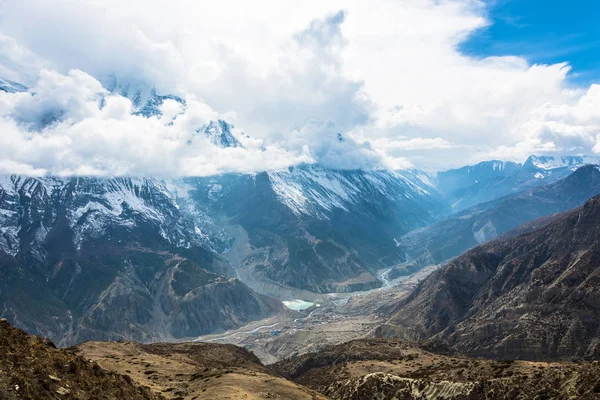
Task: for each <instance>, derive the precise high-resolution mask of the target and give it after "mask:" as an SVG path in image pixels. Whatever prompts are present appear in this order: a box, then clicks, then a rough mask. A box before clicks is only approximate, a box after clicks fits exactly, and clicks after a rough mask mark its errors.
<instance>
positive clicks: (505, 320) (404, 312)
mask: <svg viewBox="0 0 600 400" xmlns="http://www.w3.org/2000/svg"><path fill="white" fill-rule="evenodd" d="M542 225H543V224H542ZM599 237H600V197H595V198H593V199H591V200H589V201H588V202H587V203H586V204H585V205H584V206H583V207H582V208H578V209H575V210H573V211H570V212H567V213H565V214H563V215H562V216H559V217H557V218H556V219H555V220H554V221H553V222H550V223H549V224H547V225H545V226H542V227H541V228H539V229H535V230H533V231H531V232H529V233H525V234H522V235H518V236H515V237H510V235H509V237H508V238H504V239H501V240H497V241H495V242H492V243H489V244H486V245H482V246H479V247H477V248H475V249H473V250H471V251H469V252H467V253H465V254H463V255H462V256H460V257H458V258H456V259H455V260H453V261H451V262H450V263H448V265H447V266H445V267H444V268H442V269H440V270H438V271H436V272H434V273H433V274H432V275H431V276H429V277H428V278H427V279H426V280H425V281H423V282H422V283H421V284H420V285H419V286H418V287H417V288H416V289H415V290H414V291H413V292H412V293H411V295H410V296H408V297H407V298H406V299H405V300H403V301H401V302H400V304H399V305H398V306H397V308H396V310H395V313H394V315H393V317H392V318H391V319H390V321H389V324H390V325H394V326H395V327H396V328H395V329H393V330H390V329H387V330H381V331H380V334H382V335H387V336H400V337H403V338H407V339H411V340H419V339H424V338H429V337H437V338H442V339H444V340H446V341H448V343H449V344H451V345H453V346H455V347H456V348H457V349H458V350H459V351H461V352H463V353H466V354H470V355H475V356H482V357H493V358H507V359H508V358H516V359H529V360H541V359H546V360H560V359H562V360H569V359H590V360H591V359H598V357H600V268H599V267H600V241H599V239H598V238H599ZM392 331H393V333H391V332H392Z"/></svg>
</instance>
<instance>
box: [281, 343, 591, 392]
mask: <svg viewBox="0 0 600 400" xmlns="http://www.w3.org/2000/svg"><path fill="white" fill-rule="evenodd" d="M434 351H435V352H434ZM272 368H273V369H275V370H276V371H279V372H281V373H283V374H286V375H287V376H289V377H290V378H291V379H293V380H294V381H295V382H298V383H300V384H302V385H305V386H308V387H310V388H312V389H315V390H318V391H319V392H321V393H323V394H325V395H327V396H329V397H330V398H332V399H344V400H354V399H356V400H359V399H447V400H448V399H465V400H466V399H469V400H477V399H507V400H508V399H598V398H600V364H598V362H597V361H595V362H593V363H582V364H577V363H564V362H563V363H547V362H529V361H492V360H485V359H476V358H467V357H462V356H460V355H455V354H452V352H450V351H449V349H448V348H446V347H445V346H444V345H443V344H442V343H440V342H435V341H433V342H432V341H429V342H425V343H421V344H418V345H417V344H414V343H408V342H405V341H402V340H384V339H363V340H356V341H352V342H348V343H344V344H342V345H338V346H333V347H330V348H329V349H327V350H322V351H320V352H317V353H311V354H305V355H303V356H300V357H296V358H290V359H287V360H284V361H281V362H279V363H277V364H275V365H273V366H272Z"/></svg>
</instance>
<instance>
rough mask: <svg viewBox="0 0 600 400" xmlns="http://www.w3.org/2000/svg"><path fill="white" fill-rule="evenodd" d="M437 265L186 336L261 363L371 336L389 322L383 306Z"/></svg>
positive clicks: (408, 291)
mask: <svg viewBox="0 0 600 400" xmlns="http://www.w3.org/2000/svg"><path fill="white" fill-rule="evenodd" d="M438 268H439V266H437V265H432V266H429V267H425V268H423V269H422V270H420V271H419V272H416V273H413V274H411V275H409V276H403V277H399V278H396V279H395V280H388V281H387V285H385V284H384V285H383V286H382V287H381V288H378V289H373V290H369V291H361V292H353V293H343V294H342V293H329V294H326V295H321V296H318V298H314V299H313V300H314V301H318V302H319V303H315V304H314V305H312V306H311V307H308V308H306V309H304V310H301V311H293V310H288V311H287V312H285V313H282V314H279V315H275V316H272V317H269V318H266V319H263V320H260V321H253V322H252V323H250V324H247V325H245V326H243V327H240V328H239V329H234V330H229V331H227V332H225V333H223V334H212V335H204V336H200V337H198V338H195V339H193V338H187V339H185V340H194V341H199V342H209V343H221V344H225V343H227V344H234V345H236V346H240V347H243V348H245V349H248V350H250V351H252V352H253V353H254V354H256V355H257V356H258V358H259V359H260V360H261V361H262V362H263V363H265V364H271V363H274V362H277V361H280V360H282V359H284V358H287V357H291V356H297V355H301V354H305V353H308V352H314V351H318V350H320V349H322V348H325V347H327V346H331V345H337V344H341V343H344V342H347V341H350V340H354V339H359V338H364V337H368V336H372V335H373V334H374V332H375V329H376V328H377V327H379V326H380V325H382V324H384V323H385V322H386V320H387V318H386V315H385V314H383V313H382V312H380V311H379V310H380V309H386V308H391V307H393V306H394V305H395V304H397V303H398V302H399V301H400V300H401V299H402V298H404V297H405V296H406V295H407V294H408V293H410V291H411V290H413V289H414V288H415V287H416V286H417V285H418V283H419V282H421V281H422V280H423V279H425V278H426V277H427V276H428V275H429V274H431V273H432V272H433V271H435V270H437V269H438ZM388 272H389V269H385V270H382V271H380V272H379V276H382V275H385V274H387V273H388ZM384 282H385V281H384Z"/></svg>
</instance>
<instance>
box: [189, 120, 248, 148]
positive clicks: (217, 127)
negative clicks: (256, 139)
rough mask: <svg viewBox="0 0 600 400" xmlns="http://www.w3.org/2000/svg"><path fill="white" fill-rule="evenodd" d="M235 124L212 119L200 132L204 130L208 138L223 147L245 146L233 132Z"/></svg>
mask: <svg viewBox="0 0 600 400" xmlns="http://www.w3.org/2000/svg"><path fill="white" fill-rule="evenodd" d="M232 130H233V125H231V124H228V123H227V122H225V121H223V120H221V119H220V120H218V121H210V123H209V124H208V125H206V126H205V127H202V128H200V129H199V130H198V132H203V133H204V134H205V135H206V137H207V138H208V140H210V142H211V143H212V144H214V145H216V146H219V147H222V148H228V147H243V146H242V144H241V143H240V142H239V140H237V139H236V137H235V136H234V135H233V133H232Z"/></svg>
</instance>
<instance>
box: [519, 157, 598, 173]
mask: <svg viewBox="0 0 600 400" xmlns="http://www.w3.org/2000/svg"><path fill="white" fill-rule="evenodd" d="M599 161H600V159H599V158H597V157H590V156H530V157H529V158H528V159H527V161H525V164H523V167H529V168H532V167H533V168H536V169H539V170H544V171H548V170H553V169H559V168H573V167H580V166H582V165H585V164H598V162H599Z"/></svg>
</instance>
